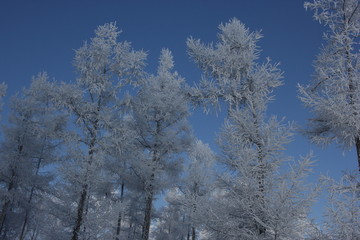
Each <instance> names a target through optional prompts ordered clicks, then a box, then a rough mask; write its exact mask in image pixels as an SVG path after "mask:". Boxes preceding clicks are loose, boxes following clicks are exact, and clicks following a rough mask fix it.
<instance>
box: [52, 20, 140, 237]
mask: <svg viewBox="0 0 360 240" xmlns="http://www.w3.org/2000/svg"><path fill="white" fill-rule="evenodd" d="M119 34H120V32H119V31H118V30H117V27H116V26H115V24H113V23H110V24H105V25H103V26H99V27H98V28H97V29H96V30H95V37H94V38H92V39H91V41H90V42H89V43H87V42H85V43H84V45H83V46H82V47H81V48H80V49H78V50H77V51H76V55H75V59H74V65H75V67H76V69H77V72H78V73H79V77H78V78H77V79H76V81H75V82H74V83H70V84H65V83H63V84H62V85H61V86H59V88H58V92H57V94H56V95H55V96H54V100H55V101H56V103H57V104H58V105H59V106H61V107H63V108H64V109H66V110H67V111H68V112H69V114H71V116H72V119H73V120H74V124H73V126H72V127H71V128H70V130H71V129H73V131H72V132H71V134H70V133H69V134H68V135H67V138H66V141H67V143H68V145H67V155H68V161H67V162H66V163H65V164H64V165H63V168H62V172H63V173H64V178H65V180H66V182H67V183H68V184H67V185H66V186H65V188H64V189H67V190H66V191H65V193H67V197H68V199H69V201H70V202H67V206H74V205H75V206H76V208H75V209H74V212H75V213H76V214H74V215H75V216H73V218H71V221H73V223H72V224H73V225H72V233H71V236H72V237H71V239H73V240H77V239H79V236H80V234H82V235H84V236H85V235H88V234H90V235H92V234H96V233H91V228H89V227H86V221H85V219H86V218H90V217H91V216H92V217H96V214H97V213H93V214H92V215H87V214H88V213H89V210H94V209H95V208H96V206H95V205H96V204H97V201H98V200H99V199H100V198H101V196H102V195H104V194H106V191H105V190H104V189H107V190H109V189H108V188H107V186H109V185H108V184H107V182H108V181H109V179H106V177H107V174H106V173H105V172H104V163H105V160H106V159H107V148H108V145H107V144H109V143H110V142H111V141H108V139H107V138H106V136H107V135H108V134H107V132H108V131H109V130H111V129H113V128H116V127H117V125H116V122H117V121H116V119H117V118H118V115H117V114H118V113H119V108H121V101H120V100H119V96H120V91H121V90H122V89H123V87H125V86H126V85H128V84H129V83H133V82H134V80H136V77H137V76H139V74H141V72H142V67H143V66H144V60H145V58H146V54H145V53H144V52H142V51H134V50H133V49H132V47H131V44H130V43H129V42H118V36H119ZM109 191H110V190H109ZM74 198H75V199H74ZM76 198H77V199H76ZM71 201H76V204H74V203H73V202H71ZM91 206H93V207H94V208H92V207H91ZM89 222H91V221H89Z"/></svg>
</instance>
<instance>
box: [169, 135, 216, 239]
mask: <svg viewBox="0 0 360 240" xmlns="http://www.w3.org/2000/svg"><path fill="white" fill-rule="evenodd" d="M189 151H190V153H189V155H190V156H189V160H188V161H189V163H188V164H187V165H186V167H185V169H184V175H185V176H184V179H183V181H182V183H181V184H180V185H179V187H178V188H179V192H180V193H181V194H179V195H178V197H177V198H176V199H174V200H173V202H174V203H173V204H178V205H180V206H181V208H182V210H183V215H184V217H186V223H187V224H188V225H189V230H188V231H189V235H190V236H191V240H195V239H198V238H197V232H199V229H198V228H201V227H202V226H203V223H204V222H206V219H204V216H206V214H204V211H206V206H207V202H208V199H209V198H210V196H211V193H212V191H213V190H214V187H213V186H214V169H213V164H214V163H215V155H214V153H213V152H212V151H211V149H210V147H209V146H208V145H206V144H204V143H202V142H201V141H200V140H198V141H196V142H195V143H194V144H193V146H192V148H191V149H190V150H189Z"/></svg>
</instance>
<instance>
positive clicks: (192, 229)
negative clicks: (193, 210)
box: [191, 227, 196, 240]
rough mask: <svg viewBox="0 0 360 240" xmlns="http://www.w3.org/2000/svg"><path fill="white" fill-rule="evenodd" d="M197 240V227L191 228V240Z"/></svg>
mask: <svg viewBox="0 0 360 240" xmlns="http://www.w3.org/2000/svg"><path fill="white" fill-rule="evenodd" d="M195 239H196V230H195V227H191V240H195Z"/></svg>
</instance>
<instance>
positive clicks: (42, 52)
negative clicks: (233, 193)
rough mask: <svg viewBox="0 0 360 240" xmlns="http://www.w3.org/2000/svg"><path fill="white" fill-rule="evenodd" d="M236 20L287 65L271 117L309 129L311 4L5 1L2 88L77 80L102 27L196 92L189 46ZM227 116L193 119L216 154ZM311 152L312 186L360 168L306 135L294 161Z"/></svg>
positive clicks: (313, 50)
mask: <svg viewBox="0 0 360 240" xmlns="http://www.w3.org/2000/svg"><path fill="white" fill-rule="evenodd" d="M233 17H236V18H238V19H239V20H240V21H242V22H243V23H245V25H246V26H247V27H249V28H250V29H251V30H252V31H254V30H262V34H263V35H264V38H263V39H261V40H260V42H259V45H260V47H261V49H262V54H261V56H262V57H270V58H271V59H272V60H273V61H275V62H280V63H281V65H280V68H281V69H282V70H283V71H284V79H283V80H284V85H283V86H282V87H280V88H278V89H276V91H275V92H274V95H275V96H276V98H275V101H274V102H273V103H272V104H271V105H270V106H269V114H275V115H278V116H279V117H286V121H295V122H296V123H297V124H298V125H299V126H301V127H305V125H306V121H305V120H306V119H307V118H309V117H310V114H309V112H308V110H307V109H305V108H303V106H302V104H301V103H300V101H299V100H298V99H297V97H296V96H297V89H296V85H297V84H298V83H301V84H306V83H308V82H309V80H310V79H311V74H312V73H313V67H312V62H313V60H314V59H315V56H316V55H317V54H318V52H319V48H320V47H321V44H322V43H323V42H322V32H323V31H324V28H323V27H322V26H321V25H320V24H319V23H318V22H315V21H314V20H313V18H312V12H310V11H305V9H304V8H303V0H271V1H270V0H221V1H220V0H102V1H100V0H97V1H95V0H77V1H75V0H61V1H60V0H58V1H55V0H53V1H51V0H23V1H20V0H2V1H0V32H1V35H0V36H1V37H0V82H5V83H7V84H8V96H10V95H13V94H14V93H15V92H16V91H19V90H21V88H22V87H24V86H29V84H30V81H31V77H32V76H33V75H36V74H37V73H38V72H41V71H47V72H48V74H49V76H50V77H51V78H55V79H56V80H58V81H71V80H73V79H74V78H75V77H76V74H75V71H74V68H73V66H72V59H73V57H74V49H77V48H79V47H80V46H81V45H82V43H83V42H84V41H85V40H88V39H89V38H90V37H92V36H93V31H94V29H95V28H96V27H97V26H98V25H102V24H104V23H108V22H114V21H116V23H117V26H118V27H119V28H120V29H122V30H123V33H122V34H121V36H120V40H121V41H122V40H127V41H130V42H132V44H133V47H134V48H135V49H143V50H145V51H147V52H148V54H149V57H148V67H147V70H148V71H149V72H153V71H154V70H155V68H156V65H157V59H158V56H159V53H160V50H161V49H162V48H164V47H165V48H169V49H170V50H171V51H172V52H173V55H174V60H175V68H176V70H177V71H178V72H179V73H180V74H181V75H182V76H183V77H185V78H186V80H187V82H188V83H189V84H190V85H193V83H194V82H197V81H198V80H199V79H200V76H201V73H200V71H199V70H198V69H197V67H196V65H195V64H194V63H193V62H192V61H191V60H190V59H189V57H188V55H187V54H186V44H185V41H186V39H187V38H188V37H189V36H193V37H194V38H200V39H201V40H202V41H203V42H208V43H210V42H215V41H216V35H217V33H218V29H217V27H218V25H219V24H220V23H225V22H227V21H228V20H229V19H231V18H233ZM8 99H9V97H7V98H6V99H5V100H6V102H5V104H7V103H8ZM4 113H5V114H6V108H5V111H4ZM219 116H220V117H216V115H215V114H210V115H204V114H203V113H202V111H201V110H198V111H195V112H194V113H193V115H192V116H191V119H190V120H191V123H192V126H193V128H194V132H195V134H196V135H197V136H198V137H199V138H200V139H202V140H203V141H204V142H208V143H210V145H211V146H212V147H213V148H215V149H216V146H215V142H214V138H215V136H216V133H217V132H218V131H219V128H220V127H221V123H222V122H223V119H222V118H221V116H222V114H220V115H219ZM3 118H6V116H3ZM311 150H312V151H313V153H314V155H315V159H316V160H318V161H317V165H316V167H315V173H314V175H313V178H312V180H314V179H315V178H316V176H317V175H319V173H328V174H329V175H330V176H333V177H335V178H338V177H339V176H340V175H341V172H342V171H343V170H347V169H348V170H349V169H356V167H357V161H356V156H355V151H353V150H352V151H345V152H344V151H343V150H342V149H341V148H339V147H337V146H336V145H331V146H329V147H327V148H325V149H321V148H318V147H316V146H314V145H313V144H311V143H309V141H308V140H307V139H306V138H305V137H303V136H301V135H299V134H297V135H296V136H295V137H294V141H293V142H292V143H291V144H290V145H289V146H288V149H287V154H288V155H291V156H293V157H295V158H297V157H298V156H299V155H306V154H307V153H308V152H309V151H311Z"/></svg>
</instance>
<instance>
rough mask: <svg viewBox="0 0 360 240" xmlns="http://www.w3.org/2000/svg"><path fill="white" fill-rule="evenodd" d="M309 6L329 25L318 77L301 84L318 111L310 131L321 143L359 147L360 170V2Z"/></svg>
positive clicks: (333, 0)
mask: <svg viewBox="0 0 360 240" xmlns="http://www.w3.org/2000/svg"><path fill="white" fill-rule="evenodd" d="M305 8H306V9H308V8H309V9H311V10H313V11H314V18H315V19H316V20H317V21H319V22H320V23H322V24H324V25H325V26H326V27H327V31H326V33H325V34H324V39H325V41H326V45H325V46H324V47H323V48H322V49H321V52H320V54H319V55H318V57H317V60H316V61H315V77H314V78H313V81H312V83H311V84H310V85H309V86H299V90H300V99H301V100H302V101H303V102H304V103H305V105H306V106H307V107H309V108H310V109H311V111H312V112H313V114H314V117H313V118H312V119H310V120H309V129H308V130H307V133H308V135H309V137H310V139H311V140H312V141H313V142H314V143H317V144H328V143H330V142H333V141H335V142H337V143H339V144H340V145H342V146H343V147H344V148H351V147H354V146H355V148H356V151H357V160H358V167H359V171H360V125H359V114H360V105H359V104H360V94H359V93H360V91H359V86H360V75H359V74H360V73H359V70H360V64H359V56H360V55H359V43H360V42H359V32H360V2H359V1H358V0H314V1H313V2H306V3H305Z"/></svg>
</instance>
